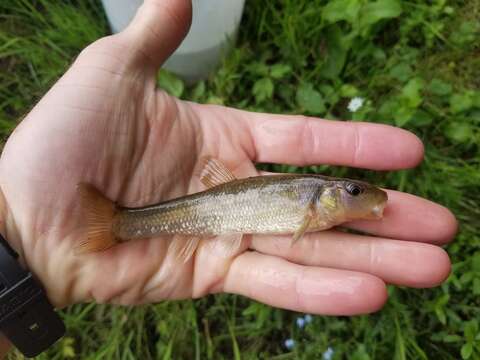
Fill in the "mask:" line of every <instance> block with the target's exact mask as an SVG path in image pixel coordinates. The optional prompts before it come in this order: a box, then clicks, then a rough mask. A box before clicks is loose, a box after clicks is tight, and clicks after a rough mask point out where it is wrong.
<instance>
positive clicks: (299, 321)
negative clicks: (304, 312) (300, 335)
mask: <svg viewBox="0 0 480 360" xmlns="http://www.w3.org/2000/svg"><path fill="white" fill-rule="evenodd" d="M297 326H298V327H299V328H300V329H301V328H303V327H304V326H305V319H304V318H302V317H299V318H297Z"/></svg>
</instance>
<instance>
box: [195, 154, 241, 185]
mask: <svg viewBox="0 0 480 360" xmlns="http://www.w3.org/2000/svg"><path fill="white" fill-rule="evenodd" d="M236 179H237V178H236V177H235V175H233V174H232V172H231V171H230V170H228V169H227V167H226V166H225V165H223V164H222V162H221V161H220V160H218V159H214V158H208V159H206V160H205V165H204V167H203V169H202V172H201V173H200V181H201V182H202V183H203V185H205V186H206V187H207V188H211V187H214V186H217V185H220V184H224V183H227V182H230V181H233V180H236Z"/></svg>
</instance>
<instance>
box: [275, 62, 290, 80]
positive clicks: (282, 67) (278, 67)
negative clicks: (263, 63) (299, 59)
mask: <svg viewBox="0 0 480 360" xmlns="http://www.w3.org/2000/svg"><path fill="white" fill-rule="evenodd" d="M291 72H292V67H291V66H290V65H287V64H275V65H272V67H271V68H270V76H271V77H272V78H274V79H281V78H283V77H285V76H286V75H288V74H290V73H291Z"/></svg>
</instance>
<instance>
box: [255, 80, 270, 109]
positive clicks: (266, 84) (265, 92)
mask: <svg viewBox="0 0 480 360" xmlns="http://www.w3.org/2000/svg"><path fill="white" fill-rule="evenodd" d="M252 92H253V95H254V96H255V101H256V103H257V104H259V103H262V102H264V101H265V100H268V99H271V98H272V96H273V82H272V80H271V79H270V78H262V79H260V80H257V81H256V82H255V84H253V89H252Z"/></svg>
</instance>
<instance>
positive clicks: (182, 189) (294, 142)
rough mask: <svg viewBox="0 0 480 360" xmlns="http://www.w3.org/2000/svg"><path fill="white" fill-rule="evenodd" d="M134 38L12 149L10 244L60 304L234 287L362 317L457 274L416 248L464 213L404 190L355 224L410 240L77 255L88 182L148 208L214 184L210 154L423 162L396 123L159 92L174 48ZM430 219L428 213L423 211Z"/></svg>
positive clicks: (243, 168) (85, 67) (31, 124)
mask: <svg viewBox="0 0 480 360" xmlns="http://www.w3.org/2000/svg"><path fill="white" fill-rule="evenodd" d="M153 3H154V2H153V1H151V4H152V8H154V6H153ZM157 6H158V5H157ZM172 8H174V9H177V8H176V7H175V5H172ZM157 11H158V10H157ZM175 11H180V9H177V10H175ZM141 21H142V20H140V19H139V20H137V23H138V24H141ZM145 21H148V19H147V20H145ZM140 27H141V26H140V25H138V26H137V28H140ZM137 31H138V30H137ZM131 33H133V30H132V31H131ZM131 33H130V37H131ZM127 34H128V33H127ZM157 35H158V34H157ZM161 36H162V35H160V37H161ZM164 36H166V35H164ZM146 38H147V40H145V41H148V37H146ZM137 40H138V39H137ZM157 40H158V39H157ZM150 41H151V39H150ZM158 43H161V41H158ZM135 44H136V43H134V42H132V41H131V39H130V38H129V36H128V35H121V36H116V37H111V38H106V39H103V40H100V41H99V42H97V43H95V44H93V45H92V46H90V47H89V48H88V49H87V50H86V51H84V52H83V53H82V54H81V56H80V57H79V58H78V59H77V61H76V63H75V64H74V65H73V66H72V68H71V69H70V70H69V71H68V72H67V73H66V74H65V75H64V77H62V79H60V80H59V82H58V83H57V84H56V85H55V86H54V87H53V88H52V89H51V91H50V92H49V93H48V94H47V95H46V96H45V97H44V98H43V99H42V101H41V102H40V103H39V104H38V105H37V106H36V108H35V109H34V110H33V111H32V112H31V113H30V114H29V115H28V116H27V118H26V119H25V120H24V121H23V122H22V124H21V125H20V126H19V127H18V128H17V130H16V131H15V132H14V134H13V135H12V136H11V138H10V139H9V141H8V143H7V145H6V147H5V150H4V153H3V155H2V160H1V172H0V176H1V178H0V180H1V184H2V190H3V194H4V196H5V199H6V202H7V204H8V208H9V211H8V214H9V216H8V218H9V219H10V220H9V221H8V222H7V230H8V231H9V234H8V235H7V237H8V238H9V239H12V241H13V242H14V243H16V247H17V248H18V249H19V250H20V251H21V252H22V255H23V258H24V259H25V261H26V262H27V264H28V267H29V268H30V269H32V270H34V271H35V273H36V275H37V276H39V277H40V279H41V280H42V282H43V283H44V284H45V286H46V288H47V290H48V293H49V296H50V298H51V299H52V300H53V301H54V302H55V303H56V304H57V305H65V304H69V303H73V302H78V301H85V300H91V299H92V298H93V299H94V300H96V301H102V302H117V303H125V304H132V303H139V302H153V301H159V300H161V299H165V298H182V297H191V296H194V297H197V296H201V295H204V294H207V293H210V292H215V291H229V292H237V293H241V294H245V295H247V296H250V297H253V298H256V299H259V300H261V301H264V302H267V303H271V304H273V305H277V306H281V307H286V308H291V309H296V310H303V311H311V312H323V313H339V314H351V313H358V312H365V311H371V310H374V309H376V308H378V306H380V305H381V304H382V303H383V301H384V298H385V289H384V283H383V281H386V282H393V283H397V284H402V285H410V286H431V285H434V284H436V283H438V282H439V281H441V280H442V279H443V278H444V277H445V275H446V274H447V273H448V268H449V263H448V258H447V257H446V256H445V254H444V253H443V251H442V250H441V249H439V248H438V247H436V246H433V245H427V244H421V243H415V242H412V241H410V240H416V241H420V242H441V241H446V240H448V239H449V238H450V237H451V236H452V235H453V233H454V231H455V224H454V220H453V218H452V217H451V215H450V214H449V213H448V212H447V211H446V210H445V209H443V208H441V207H439V206H436V205H434V204H432V203H428V202H425V201H422V200H420V199H418V198H414V197H410V196H407V195H402V194H398V193H392V194H391V199H392V201H391V205H389V206H390V211H388V210H387V213H386V217H385V219H384V220H383V221H381V222H379V223H357V224H352V226H353V227H357V228H361V229H365V230H369V231H371V232H373V233H377V234H378V235H380V236H382V235H383V236H387V237H393V238H398V239H403V241H402V240H387V239H382V238H378V239H375V240H374V239H373V238H370V237H360V236H355V235H346V234H340V233H335V232H325V233H322V234H314V235H311V236H309V237H308V238H307V239H306V240H305V241H303V242H302V243H301V244H299V246H296V247H295V248H294V249H290V248H289V239H288V238H287V237H275V238H273V237H253V238H251V239H246V240H245V241H244V242H245V244H244V247H243V250H245V249H246V248H247V247H250V249H252V250H253V251H251V252H239V254H237V255H236V256H235V257H233V258H223V257H221V256H218V255H215V254H214V253H212V252H210V251H209V248H208V247H206V246H203V245H204V244H201V246H200V248H199V249H198V251H197V253H196V256H195V259H192V260H191V261H189V262H187V263H186V264H177V265H176V266H175V267H172V266H171V262H172V261H173V259H168V258H167V257H166V254H167V244H168V242H167V241H165V240H166V239H165V238H161V239H150V240H139V241H132V242H130V243H127V244H122V245H121V246H118V247H116V248H113V249H110V250H108V251H106V252H103V253H98V254H93V255H87V256H76V255H74V253H73V251H72V247H73V246H74V244H75V243H76V242H78V241H79V238H80V237H81V236H82V229H81V227H80V220H79V219H80V218H81V215H80V214H79V213H78V212H77V211H78V205H77V203H78V197H77V194H76V191H75V189H76V184H77V183H78V182H80V181H88V182H91V183H93V184H95V185H96V186H97V187H99V188H100V189H101V190H102V191H104V192H105V193H106V194H107V195H108V197H110V198H111V199H114V200H117V201H118V202H119V203H121V204H123V205H128V206H141V205H146V204H152V203H156V202H159V201H161V200H165V199H168V198H173V197H176V196H180V195H184V194H186V193H191V192H196V191H199V190H201V189H202V187H201V184H200V182H199V180H198V178H197V176H196V173H197V170H198V167H199V164H200V159H202V158H203V157H205V156H215V157H219V158H221V159H222V160H223V161H225V162H226V163H227V165H228V166H229V167H230V168H231V169H232V170H233V171H234V172H235V173H236V174H237V175H238V176H241V177H242V176H247V175H252V174H255V172H256V171H255V168H254V166H253V161H271V162H290V163H295V164H306V163H315V162H321V161H324V162H328V163H339V164H347V165H348V164H350V165H354V166H360V167H372V168H387V167H391V168H401V167H406V166H409V165H413V164H414V163H416V162H417V161H418V160H419V157H420V156H421V148H420V147H419V146H418V142H417V140H416V139H415V138H414V137H413V136H411V135H409V134H406V133H404V132H401V131H397V130H395V129H392V128H388V127H377V126H374V125H368V124H357V125H355V126H353V125H349V124H345V123H328V122H318V121H315V120H312V119H301V118H294V117H281V116H275V117H274V116H272V115H260V114H249V113H246V112H241V111H238V110H233V109H228V108H223V107H215V106H201V105H197V104H192V103H187V102H182V101H179V100H177V99H174V98H172V97H169V96H168V95H166V94H165V93H163V92H160V91H158V90H156V89H155V80H154V74H155V70H156V65H158V64H152V60H151V59H152V58H154V59H155V58H156V59H158V61H159V62H160V61H161V60H162V58H164V57H165V56H166V54H167V53H168V49H155V47H152V46H150V47H149V46H145V47H143V48H142V49H145V48H147V49H152V53H151V54H146V53H145V52H144V50H142V51H139V49H140V46H138V47H136V45H135ZM144 45H145V44H144ZM124 54H129V55H127V56H125V55H124ZM379 138H383V140H381V141H379V140H378V139H379ZM316 139H320V140H321V141H317V140H316ZM355 139H356V141H353V140H355ZM382 141H383V143H385V144H387V143H390V144H391V143H392V142H393V143H394V144H397V145H398V146H397V150H396V151H395V150H394V151H393V152H392V153H391V154H390V156H387V155H385V154H384V155H379V151H378V149H379V148H380V147H381V146H382ZM360 143H361V144H363V145H362V147H360V146H359V144H360ZM356 145H357V147H356ZM331 146H333V147H331ZM324 150H325V151H324ZM332 152H333V153H334V155H329V154H332ZM382 154H383V153H382ZM425 211H428V212H429V213H430V214H431V217H429V218H428V219H423V220H422V219H418V218H416V217H415V216H411V214H412V213H413V214H415V212H418V213H420V212H425ZM409 213H410V216H408V214H409ZM405 215H407V216H405ZM439 223H441V224H442V225H441V226H438V224H439ZM433 226H435V229H434V230H432V227H433ZM412 228H415V229H416V232H415V233H412V232H411V230H409V229H412ZM313 250H315V251H313ZM412 261H413V262H414V263H412V264H409V262H412ZM415 261H416V263H415ZM409 265H410V266H409ZM404 267H405V268H404ZM332 268H333V269H332ZM335 268H336V269H337V270H334V269H335ZM332 300H333V303H332Z"/></svg>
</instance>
